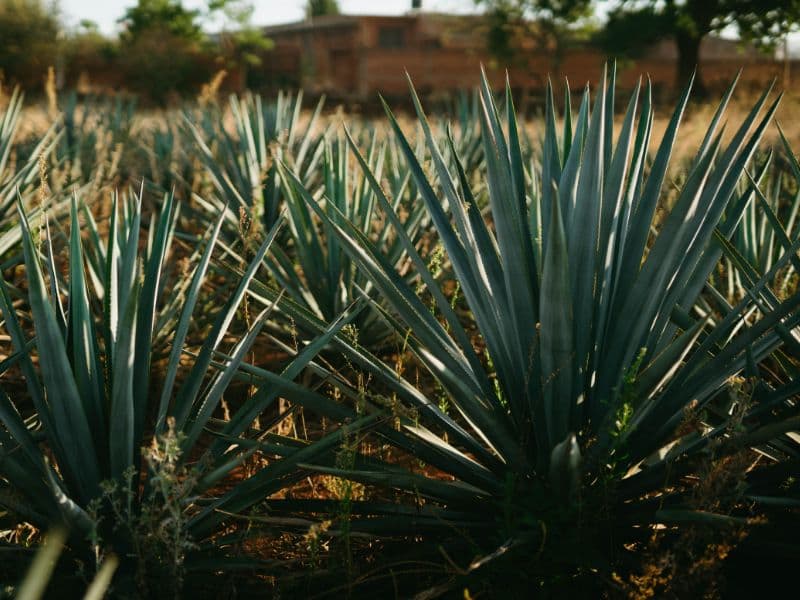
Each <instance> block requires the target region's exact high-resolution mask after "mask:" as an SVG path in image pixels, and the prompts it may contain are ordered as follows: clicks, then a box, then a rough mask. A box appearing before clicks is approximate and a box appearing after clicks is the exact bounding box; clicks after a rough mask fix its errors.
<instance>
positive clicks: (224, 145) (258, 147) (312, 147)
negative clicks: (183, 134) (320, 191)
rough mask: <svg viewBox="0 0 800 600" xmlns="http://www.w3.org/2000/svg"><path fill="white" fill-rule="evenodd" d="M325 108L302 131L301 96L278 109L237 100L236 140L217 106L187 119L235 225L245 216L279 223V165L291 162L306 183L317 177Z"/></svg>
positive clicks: (233, 102) (280, 102) (253, 99)
mask: <svg viewBox="0 0 800 600" xmlns="http://www.w3.org/2000/svg"><path fill="white" fill-rule="evenodd" d="M323 103H324V98H322V99H320V101H319V103H318V104H317V107H316V109H315V110H314V112H313V113H312V115H311V117H310V120H309V122H308V123H307V124H305V125H304V127H303V126H301V109H302V106H303V95H302V93H299V94H297V96H296V97H294V96H292V95H291V94H283V93H281V94H279V95H278V98H277V100H276V102H275V103H274V104H273V103H264V102H263V101H262V99H261V97H260V96H258V95H250V94H248V95H246V96H244V97H243V98H237V97H236V96H232V97H231V98H230V111H231V115H232V117H233V120H234V123H235V126H236V133H235V135H234V134H231V133H229V132H228V131H227V130H226V129H225V127H224V126H223V121H224V119H223V115H222V112H221V111H220V110H219V108H218V107H216V106H215V105H211V106H209V107H208V108H207V109H206V110H205V111H203V112H202V113H201V114H200V115H199V119H198V118H197V115H191V114H186V115H185V119H184V120H185V123H186V126H187V128H188V129H189V130H190V131H191V135H192V136H193V137H194V139H195V140H196V143H197V146H198V148H199V150H200V153H199V154H200V158H201V160H202V162H203V164H204V165H205V167H206V169H208V173H209V175H210V177H211V180H212V182H213V184H214V187H215V188H216V191H217V193H218V195H219V197H220V198H221V199H222V201H223V202H224V203H226V205H227V206H228V207H229V208H230V218H229V221H230V222H231V223H232V224H234V225H236V224H238V223H239V220H240V213H241V212H242V211H243V212H244V213H245V214H246V215H247V217H248V218H249V219H251V220H252V221H254V222H256V223H259V224H260V225H262V226H263V227H264V228H266V229H269V228H270V227H272V225H273V224H274V223H275V221H276V219H277V218H278V215H279V213H280V210H281V208H280V207H281V191H280V181H279V179H278V176H277V167H276V164H277V161H279V160H284V161H288V162H291V163H292V164H293V165H294V169H295V170H296V172H297V173H302V174H303V175H302V177H303V178H304V180H306V181H307V182H310V179H309V178H313V177H314V176H315V174H316V171H317V164H318V160H319V151H320V149H321V146H320V141H321V140H322V136H321V134H320V132H317V126H318V123H319V120H320V114H321V112H322V107H323ZM196 123H197V124H196Z"/></svg>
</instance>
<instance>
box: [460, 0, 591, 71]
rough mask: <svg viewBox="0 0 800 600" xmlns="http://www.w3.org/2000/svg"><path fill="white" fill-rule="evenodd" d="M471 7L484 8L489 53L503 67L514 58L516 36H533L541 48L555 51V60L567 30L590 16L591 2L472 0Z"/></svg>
mask: <svg viewBox="0 0 800 600" xmlns="http://www.w3.org/2000/svg"><path fill="white" fill-rule="evenodd" d="M475 4H477V5H479V6H483V7H485V9H486V15H487V19H488V35H487V41H486V42H487V47H488V49H489V52H490V53H491V54H492V55H493V56H494V57H495V58H497V59H498V60H500V61H502V62H504V63H505V64H507V65H508V64H511V63H513V62H514V60H515V58H516V52H515V49H514V46H515V44H514V40H515V38H516V37H517V36H520V35H534V36H536V37H537V38H538V39H539V43H540V45H541V46H542V47H544V48H549V49H554V50H555V60H556V61H558V60H559V59H560V56H561V53H562V51H563V49H564V47H565V45H566V43H567V41H568V39H569V37H570V34H571V33H572V32H571V31H570V29H571V28H572V27H573V26H574V24H575V23H576V22H579V21H581V20H583V19H585V18H587V17H589V16H591V14H592V3H591V0H475ZM532 21H535V26H534V27H531V25H534V23H532Z"/></svg>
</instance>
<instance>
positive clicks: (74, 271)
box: [0, 196, 376, 595]
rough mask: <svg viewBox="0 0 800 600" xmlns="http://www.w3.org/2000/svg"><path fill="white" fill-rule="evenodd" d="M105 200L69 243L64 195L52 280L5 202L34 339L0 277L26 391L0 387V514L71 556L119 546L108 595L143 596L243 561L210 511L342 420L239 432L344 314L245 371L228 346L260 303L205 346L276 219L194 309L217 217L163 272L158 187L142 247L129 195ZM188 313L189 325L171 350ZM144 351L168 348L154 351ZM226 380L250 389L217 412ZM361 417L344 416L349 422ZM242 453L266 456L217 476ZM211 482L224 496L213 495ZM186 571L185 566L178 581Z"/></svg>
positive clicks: (75, 221)
mask: <svg viewBox="0 0 800 600" xmlns="http://www.w3.org/2000/svg"><path fill="white" fill-rule="evenodd" d="M121 203H122V204H123V210H122V211H120V210H119V206H118V205H119V204H120V202H119V201H118V200H117V199H116V198H115V200H114V203H113V208H112V212H111V221H110V225H109V228H108V232H109V233H108V237H107V238H106V239H105V240H102V239H101V237H100V236H99V234H98V233H97V231H96V228H95V227H94V226H93V225H92V224H91V221H90V226H89V229H90V234H89V238H88V240H87V243H88V244H89V245H90V252H88V253H84V242H83V240H82V239H81V235H80V229H81V226H80V220H79V209H78V206H77V201H73V204H72V211H71V212H72V219H71V221H72V223H71V231H70V234H69V244H68V265H67V270H68V273H69V277H68V280H67V281H66V283H63V282H62V280H61V278H60V277H59V273H58V269H57V268H56V261H55V260H54V258H53V256H54V253H52V252H51V250H50V248H52V246H53V240H52V239H51V237H50V235H49V228H47V227H45V230H44V231H45V233H44V234H42V235H45V234H46V237H45V238H44V239H43V240H42V243H43V246H44V247H45V252H46V254H47V256H48V259H47V260H46V261H44V262H43V261H42V260H41V259H40V257H39V244H37V242H36V240H35V235H34V233H33V229H32V227H31V225H30V224H29V222H28V219H27V218H26V217H25V216H24V214H23V213H22V212H21V211H20V220H21V228H22V245H23V250H24V255H25V266H26V269H27V276H28V291H27V301H28V303H29V305H30V311H31V317H32V322H33V325H34V328H35V338H33V339H30V338H29V337H28V335H27V334H26V332H25V331H24V329H23V326H22V324H21V320H20V317H19V315H18V311H17V309H16V308H15V303H14V302H13V301H12V294H13V293H14V290H12V289H10V287H9V286H8V285H7V284H6V283H5V281H0V309H2V314H3V317H4V319H5V327H6V329H7V331H8V333H9V335H10V336H11V339H12V341H13V344H14V348H15V354H13V355H12V357H10V358H9V359H8V360H7V361H5V362H4V363H3V365H2V368H3V370H7V369H8V368H10V367H11V366H12V365H18V366H19V368H20V369H21V370H22V373H23V374H24V375H25V380H26V385H27V394H22V393H19V394H16V395H14V396H11V397H10V396H9V395H7V393H6V392H0V505H2V506H3V507H4V508H5V509H6V512H5V513H4V517H3V519H4V520H8V519H9V517H10V518H11V523H12V524H13V523H19V522H28V523H30V524H32V525H33V526H34V527H36V528H37V529H42V530H44V529H49V528H51V527H55V526H64V527H66V528H67V529H68V530H69V532H70V537H69V541H68V545H69V548H70V551H71V556H72V557H73V558H74V559H75V560H77V561H80V562H81V563H82V564H83V565H84V568H86V569H91V568H92V565H95V564H96V565H98V566H99V561H100V560H102V558H103V557H105V556H107V555H110V554H111V553H113V554H116V555H117V556H119V557H122V558H123V560H122V562H121V564H120V569H119V573H118V576H117V578H116V579H115V584H114V585H115V593H118V594H123V595H125V594H131V593H133V592H134V591H135V590H136V589H137V588H138V592H139V593H145V594H147V593H154V590H155V589H156V588H155V587H152V586H159V587H160V589H161V590H162V591H163V590H173V591H175V592H177V591H179V590H180V588H181V586H182V584H183V575H184V573H186V572H187V571H191V570H195V571H200V572H201V573H202V572H203V571H204V570H205V571H206V572H214V571H218V570H219V569H224V568H226V565H231V564H233V565H237V566H238V567H242V566H243V565H245V564H246V565H247V566H248V567H251V568H252V567H253V566H254V565H257V564H259V563H258V561H257V560H254V561H249V562H248V561H246V560H243V559H241V558H237V557H235V556H231V557H229V558H230V560H229V561H228V562H226V556H225V548H230V547H231V545H232V544H233V542H231V541H228V542H220V541H219V539H218V538H217V536H218V534H219V533H220V529H219V527H220V524H221V523H223V522H225V521H226V520H229V517H228V516H226V515H228V514H229V513H230V512H231V511H246V510H248V508H249V507H251V506H253V505H255V504H258V503H260V502H262V501H263V500H264V499H265V498H266V497H268V496H269V495H270V494H271V493H273V492H275V491H278V490H280V489H282V488H283V487H284V486H285V485H287V484H288V483H291V482H293V481H296V480H297V479H298V478H299V477H302V473H300V472H299V471H298V469H297V465H298V463H299V462H300V461H302V460H307V459H313V458H315V457H317V455H318V454H320V453H326V452H331V451H332V450H335V448H336V443H337V442H338V441H339V440H341V438H342V436H344V435H346V432H347V427H342V428H339V429H338V430H334V431H333V432H332V433H329V434H328V435H327V437H325V438H322V439H321V440H320V441H319V442H318V443H316V444H314V443H311V444H309V443H306V442H302V441H300V440H294V439H289V438H284V437H281V436H272V437H270V438H269V439H268V440H267V441H263V438H264V437H265V436H267V434H268V432H267V431H263V432H262V431H260V430H255V433H254V432H253V431H252V430H251V428H252V426H253V422H254V421H255V420H256V419H257V418H258V417H259V415H261V414H262V412H263V411H264V410H265V409H266V408H268V407H269V406H270V405H271V404H272V403H274V401H275V399H276V398H277V397H278V394H279V393H280V391H281V390H282V389H283V387H287V386H288V387H289V388H292V385H293V384H292V383H291V379H292V378H293V377H295V376H297V375H298V374H299V373H300V372H302V370H303V368H304V367H305V365H306V364H308V362H309V361H310V360H311V359H312V358H313V357H314V355H315V354H316V352H318V351H319V349H320V348H321V347H323V346H325V345H326V344H327V343H329V340H330V338H331V337H332V336H333V335H334V334H335V333H336V332H337V331H338V329H339V328H340V327H341V326H342V325H344V324H345V323H346V322H347V315H345V316H343V318H342V319H340V321H338V322H337V323H335V324H334V325H333V326H332V327H331V328H330V329H329V330H328V332H327V333H326V334H324V335H323V336H321V337H320V338H319V339H318V340H315V341H314V342H313V343H311V344H309V345H308V346H306V347H305V348H304V349H303V350H302V352H300V354H298V355H297V356H296V357H295V358H294V359H292V360H291V361H290V362H289V364H288V365H287V366H286V367H285V369H284V373H283V375H279V376H270V375H269V374H267V375H265V376H266V377H268V381H269V382H267V380H265V379H260V378H259V377H257V376H256V375H253V374H252V373H251V374H246V373H245V372H244V371H243V370H242V369H244V364H243V361H244V358H245V356H246V355H247V353H248V352H249V351H250V349H251V347H252V345H253V343H254V341H255V340H256V338H257V336H258V334H259V331H260V330H261V328H262V326H263V324H264V322H265V320H266V318H267V316H268V314H269V309H266V310H265V311H263V312H262V313H261V314H260V315H258V316H255V317H254V318H253V320H252V324H251V326H250V327H249V328H248V329H247V330H246V331H245V332H244V333H243V334H242V335H241V336H240V337H239V339H238V341H236V342H235V343H234V345H233V348H232V349H231V351H230V355H228V354H224V353H221V352H220V351H221V349H222V347H223V345H224V339H225V336H226V332H227V331H228V329H229V326H230V325H231V323H232V322H233V320H234V318H235V316H236V312H237V309H238V307H239V305H240V303H241V302H242V299H243V298H244V296H245V295H246V294H247V290H248V286H249V283H250V281H251V280H252V278H253V276H254V275H255V273H256V272H257V270H258V268H259V266H260V265H261V264H262V260H263V257H264V255H265V254H266V252H267V251H268V249H269V247H270V245H271V243H272V242H273V240H274V239H275V236H276V234H277V231H278V227H279V225H276V226H275V227H274V228H273V229H272V230H271V231H270V232H269V235H267V236H266V238H265V239H264V241H263V243H262V244H261V245H260V247H259V248H258V249H257V251H256V252H255V256H254V258H253V261H252V262H251V263H250V264H249V265H248V266H247V268H246V271H245V272H244V273H243V274H242V276H241V277H240V279H239V281H238V283H237V286H236V287H235V288H234V289H233V290H232V291H231V293H230V295H229V296H228V297H227V298H225V299H224V300H222V301H221V304H222V307H221V308H220V309H219V310H218V311H217V313H216V315H213V316H208V317H206V316H204V315H203V314H200V315H198V314H197V312H198V311H197V310H196V308H197V306H198V299H199V297H200V295H201V294H202V293H203V282H204V280H205V278H206V275H207V270H208V266H209V263H210V261H211V258H212V253H213V251H214V249H215V247H216V243H217V238H218V236H219V232H220V228H221V226H222V222H223V219H224V217H220V218H218V219H217V221H216V223H215V224H214V225H213V227H212V228H210V230H209V231H208V232H207V236H206V239H207V241H206V243H205V244H204V246H203V247H202V248H201V249H199V250H198V251H197V253H196V254H195V255H194V256H193V257H192V260H191V261H190V262H189V266H188V267H187V269H186V271H187V273H186V274H181V269H177V271H178V272H177V279H175V278H174V277H176V274H175V273H174V271H173V270H171V269H169V268H168V260H169V257H170V256H174V253H173V252H172V250H171V247H172V242H173V239H174V228H175V222H176V219H177V206H176V204H175V203H174V201H173V200H172V198H168V199H167V200H166V201H165V203H164V209H163V211H162V213H161V214H160V215H159V216H158V217H157V218H153V219H152V220H151V222H150V228H149V231H148V235H147V242H146V244H145V245H144V247H143V248H141V244H140V228H141V221H142V213H141V196H138V197H137V196H133V197H131V198H130V199H129V200H128V201H123V202H121ZM87 274H88V276H87ZM182 278H184V279H185V280H184V279H182ZM48 280H49V283H48ZM89 280H91V283H90V281H89ZM65 299H66V301H65ZM194 319H199V320H200V324H199V325H197V324H196V325H195V327H196V328H197V330H198V331H199V332H201V333H202V334H203V336H204V337H203V342H202V345H201V346H200V348H199V350H198V351H197V352H196V353H189V358H188V360H187V352H188V350H189V348H188V344H189V342H188V338H187V336H188V333H189V332H190V327H191V325H192V322H193V320H194ZM32 346H35V357H36V359H37V360H36V361H34V359H33V356H34V353H33V351H32ZM159 347H160V348H164V347H166V348H168V352H167V354H168V356H167V357H166V358H165V359H163V360H162V359H161V358H160V355H159V353H158V352H157V351H156V350H155V349H157V348H159ZM155 373H159V376H158V377H156V376H155ZM242 379H243V380H245V381H246V382H247V383H248V384H249V385H255V386H256V387H257V389H256V392H255V393H254V394H253V396H252V397H249V398H248V399H247V400H246V401H244V402H238V403H233V402H232V404H231V410H230V415H229V418H228V419H227V420H223V419H221V418H220V417H221V416H223V413H221V412H220V404H221V402H222V401H223V394H225V393H226V392H227V393H231V389H230V386H231V383H232V382H234V381H237V380H242ZM287 393H288V394H289V395H290V396H291V397H292V398H293V400H294V401H295V402H300V403H302V402H303V401H304V398H306V397H309V398H310V400H309V402H311V403H312V404H314V403H316V404H317V405H319V406H321V410H322V414H323V415H325V416H328V417H329V418H331V419H337V418H338V417H340V416H341V415H342V414H344V415H350V414H351V413H349V412H347V411H346V410H344V409H340V408H338V407H337V406H336V405H335V404H334V403H329V404H330V405H331V406H327V404H325V403H324V402H321V401H320V400H319V398H317V397H316V396H314V395H313V394H311V392H308V393H304V392H303V391H302V390H301V391H296V390H295V391H292V389H290V390H289V392H287ZM285 416H286V415H279V416H278V417H277V419H276V422H280V420H281V418H283V417H285ZM375 418H376V417H372V416H368V417H365V418H364V419H361V420H360V421H359V420H358V419H356V420H355V422H354V423H353V426H361V425H363V424H364V422H365V420H374V419H375ZM334 422H338V421H334ZM250 436H254V437H255V439H250ZM151 441H152V443H151ZM256 452H260V453H264V454H266V455H269V456H273V457H274V458H275V459H274V460H271V461H270V465H269V467H268V468H267V469H265V470H261V471H257V472H256V473H255V474H254V475H253V476H251V477H238V478H236V479H234V480H233V481H231V477H230V476H231V474H232V472H234V471H235V470H236V469H238V468H239V467H241V465H242V463H243V462H245V461H246V460H247V459H248V458H249V457H251V456H253V454H254V453H256ZM220 486H222V487H220ZM215 489H224V492H223V493H221V494H219V496H220V497H217V494H216V493H215V492H214V490H215ZM226 527H227V526H226ZM239 538H241V536H239ZM212 540H213V541H212ZM212 557H213V560H211V558H212ZM199 581H200V580H199V579H197V578H196V577H194V578H192V583H193V584H195V583H197V584H198V585H202V584H200V583H199ZM148 590H149V591H148Z"/></svg>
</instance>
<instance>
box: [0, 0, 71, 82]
mask: <svg viewBox="0 0 800 600" xmlns="http://www.w3.org/2000/svg"><path fill="white" fill-rule="evenodd" d="M58 32H59V22H58V16H57V11H56V10H55V7H54V6H49V5H47V4H45V2H44V1H43V0H0V47H1V48H2V51H0V81H3V82H5V83H19V84H21V85H23V86H24V87H34V86H37V85H39V84H40V83H41V81H42V78H43V77H44V75H45V73H46V72H47V68H48V67H49V66H51V65H54V64H55V60H56V56H57V41H58Z"/></svg>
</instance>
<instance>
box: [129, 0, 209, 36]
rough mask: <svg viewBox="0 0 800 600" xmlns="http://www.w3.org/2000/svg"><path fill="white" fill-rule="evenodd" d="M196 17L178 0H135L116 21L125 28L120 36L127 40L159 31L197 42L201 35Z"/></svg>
mask: <svg viewBox="0 0 800 600" xmlns="http://www.w3.org/2000/svg"><path fill="white" fill-rule="evenodd" d="M199 17H200V11H199V10H189V9H187V8H185V7H184V6H183V4H182V3H181V1H180V0H139V2H138V4H137V5H136V6H133V7H131V8H128V9H127V10H126V11H125V15H124V16H123V17H122V18H121V19H120V23H122V25H123V26H124V28H125V32H124V34H123V37H124V38H127V39H128V40H136V39H138V38H139V37H141V36H143V35H148V34H150V33H152V32H153V31H160V32H161V33H167V34H169V35H172V36H174V37H176V38H181V39H186V40H194V41H199V40H200V39H202V37H203V32H202V29H201V28H200V25H199V23H198V20H199Z"/></svg>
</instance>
